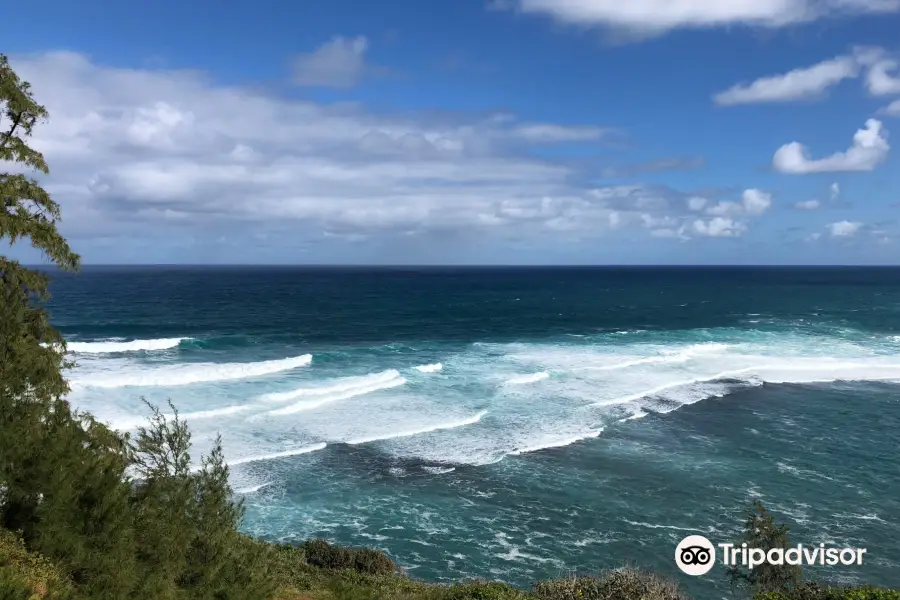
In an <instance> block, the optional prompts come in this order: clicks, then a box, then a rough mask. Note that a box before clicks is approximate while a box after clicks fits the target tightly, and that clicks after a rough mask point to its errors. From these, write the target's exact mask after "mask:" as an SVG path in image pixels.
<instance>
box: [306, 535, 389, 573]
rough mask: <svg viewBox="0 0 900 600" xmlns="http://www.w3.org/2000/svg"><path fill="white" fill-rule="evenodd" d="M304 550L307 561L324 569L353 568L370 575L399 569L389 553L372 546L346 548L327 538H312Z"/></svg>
mask: <svg viewBox="0 0 900 600" xmlns="http://www.w3.org/2000/svg"><path fill="white" fill-rule="evenodd" d="M303 551H304V554H305V556H306V562H307V563H309V564H311V565H313V566H316V567H322V568H323V569H333V570H340V569H353V570H354V571H357V572H359V573H366V574H369V575H393V574H394V573H396V572H398V570H399V569H398V567H397V564H396V563H395V562H394V561H393V560H391V558H390V557H389V556H388V555H387V554H385V553H384V552H380V551H378V550H373V549H371V548H345V547H342V546H335V545H333V544H329V543H328V542H326V541H325V540H310V541H308V542H306V543H305V544H304V545H303Z"/></svg>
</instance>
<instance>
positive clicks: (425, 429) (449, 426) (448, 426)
mask: <svg viewBox="0 0 900 600" xmlns="http://www.w3.org/2000/svg"><path fill="white" fill-rule="evenodd" d="M487 412H488V411H486V410H483V411H481V412H480V413H478V414H477V415H474V416H471V417H469V418H467V419H461V420H459V421H450V422H448V423H438V424H436V425H430V426H427V427H422V428H419V429H412V430H409V431H399V432H395V433H384V434H381V435H373V436H371V437H367V438H358V439H355V440H349V441H347V442H346V443H347V444H349V445H351V446H355V445H358V444H368V443H369V442H380V441H383V440H393V439H397V438H404V437H412V436H415V435H422V434H425V433H432V432H434V431H441V430H443V429H456V428H458V427H465V426H466V425H474V424H475V423H477V422H479V421H480V420H481V418H482V417H484V415H486V414H487Z"/></svg>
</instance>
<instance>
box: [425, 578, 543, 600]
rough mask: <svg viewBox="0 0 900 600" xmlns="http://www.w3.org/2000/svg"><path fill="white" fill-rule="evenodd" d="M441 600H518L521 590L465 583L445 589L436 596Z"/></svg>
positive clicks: (491, 584) (491, 582) (480, 582)
mask: <svg viewBox="0 0 900 600" xmlns="http://www.w3.org/2000/svg"><path fill="white" fill-rule="evenodd" d="M436 596H437V598H440V599H441V600H520V599H523V598H525V597H526V596H525V594H524V593H523V592H522V591H521V590H517V589H516V588H514V587H511V586H509V585H507V584H505V583H499V582H496V581H467V582H465V583H457V584H455V585H451V586H450V587H447V588H445V589H444V590H443V591H442V593H440V594H437V595H436Z"/></svg>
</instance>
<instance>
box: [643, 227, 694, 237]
mask: <svg viewBox="0 0 900 600" xmlns="http://www.w3.org/2000/svg"><path fill="white" fill-rule="evenodd" d="M650 236H651V237H655V238H666V239H679V240H689V239H691V238H690V236H688V235H687V234H686V233H685V226H684V225H682V226H681V227H679V228H678V229H673V228H671V227H663V228H660V229H652V230H651V231H650Z"/></svg>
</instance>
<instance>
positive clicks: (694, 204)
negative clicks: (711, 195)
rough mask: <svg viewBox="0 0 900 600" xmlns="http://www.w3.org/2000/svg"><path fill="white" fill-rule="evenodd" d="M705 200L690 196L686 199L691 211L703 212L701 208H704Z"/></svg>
mask: <svg viewBox="0 0 900 600" xmlns="http://www.w3.org/2000/svg"><path fill="white" fill-rule="evenodd" d="M707 202H708V201H707V199H706V198H703V197H701V196H692V197H690V198H688V200H687V203H688V208H690V209H691V210H703V207H704V206H706V203H707Z"/></svg>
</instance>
